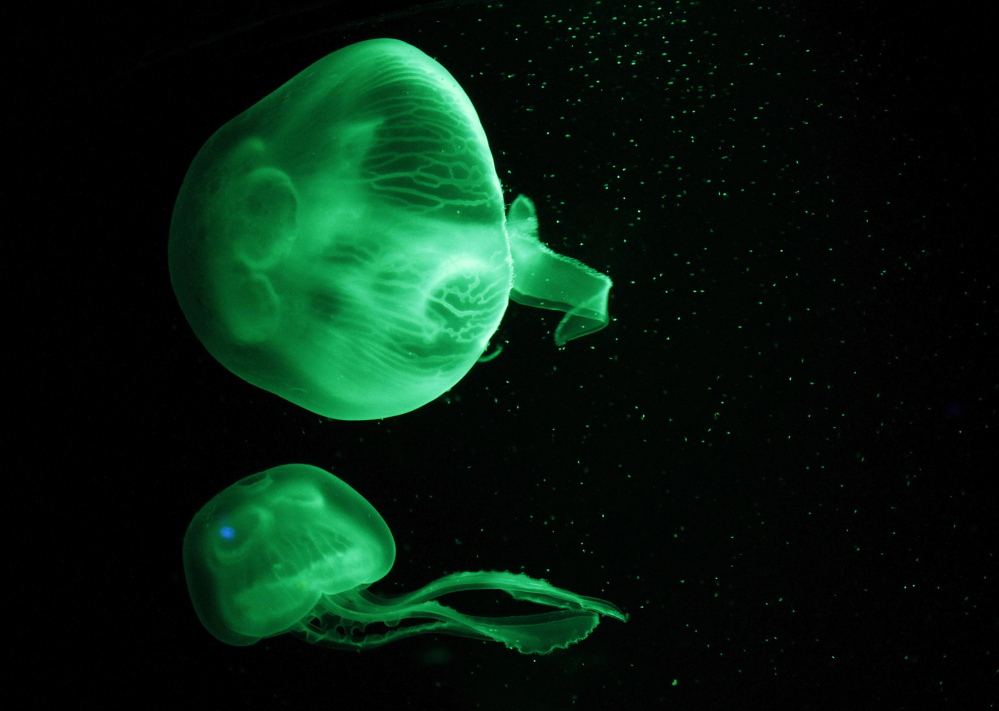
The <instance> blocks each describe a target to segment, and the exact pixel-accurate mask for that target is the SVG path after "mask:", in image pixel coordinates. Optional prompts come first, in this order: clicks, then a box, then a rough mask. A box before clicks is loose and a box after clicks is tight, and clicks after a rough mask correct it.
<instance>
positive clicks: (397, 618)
mask: <svg viewBox="0 0 999 711" xmlns="http://www.w3.org/2000/svg"><path fill="white" fill-rule="evenodd" d="M468 590H500V591H503V592H505V593H507V594H509V595H510V596H511V597H513V598H515V599H518V600H525V601H528V602H533V603H536V604H539V605H547V606H549V607H554V608H558V609H556V610H553V611H549V612H543V613H538V614H533V615H516V616H508V617H475V616H471V615H465V614H463V613H460V612H458V611H457V610H455V609H453V608H451V607H448V606H446V605H443V604H441V603H439V602H437V601H436V598H439V597H442V596H444V595H448V594H451V593H456V592H462V591H468ZM600 615H606V616H608V617H613V618H615V619H617V620H621V621H622V622H624V621H626V620H627V615H625V614H624V613H623V612H621V611H620V610H619V609H618V608H617V607H615V606H614V605H613V604H611V603H609V602H606V601H604V600H599V599H596V598H591V597H584V596H582V595H577V594H575V593H572V592H570V591H568V590H563V589H561V588H557V587H555V586H553V585H550V584H548V583H547V582H545V581H543V580H537V579H535V578H531V577H528V576H527V575H521V574H517V573H505V572H487V571H481V572H475V573H455V574H453V575H448V576H445V577H443V578H440V579H439V580H436V581H434V582H432V583H430V584H429V585H427V586H426V587H424V588H421V589H420V590H417V591H416V592H413V593H409V594H407V595H402V596H399V597H394V598H382V597H379V596H377V595H374V594H372V593H370V592H368V591H367V590H365V589H363V588H358V589H355V590H352V591H350V592H349V593H344V594H340V595H336V596H327V597H326V598H324V599H323V600H322V602H321V603H320V604H319V605H318V606H317V608H316V610H314V612H313V615H312V620H311V621H310V622H309V623H307V624H305V625H304V627H303V628H299V630H298V632H299V634H303V635H304V636H305V637H306V639H308V640H309V641H310V642H314V643H318V644H324V645H327V646H334V647H351V648H357V647H375V646H380V645H382V644H385V643H387V642H390V641H396V640H399V639H402V638H405V637H411V636H413V635H416V634H425V633H437V634H448V635H456V636H460V637H472V638H476V639H484V640H491V641H496V642H502V643H503V644H505V645H506V646H507V647H509V648H511V649H515V650H517V651H519V652H521V653H524V654H547V653H549V652H551V651H553V650H555V649H559V648H565V647H568V646H569V645H570V644H573V643H574V642H578V641H580V640H582V639H585V638H586V637H587V636H588V635H589V634H590V633H591V632H592V631H593V630H594V629H595V628H596V626H597V624H598V622H599V620H600ZM419 619H430V620H434V621H433V622H426V623H417V624H413V625H410V626H406V627H399V626H398V625H399V624H400V623H402V622H403V621H406V620H419ZM375 622H382V623H385V624H386V625H387V626H389V627H390V628H391V629H390V630H389V631H388V632H386V633H384V634H376V633H367V632H365V631H364V628H365V626H366V625H368V624H371V623H375Z"/></svg>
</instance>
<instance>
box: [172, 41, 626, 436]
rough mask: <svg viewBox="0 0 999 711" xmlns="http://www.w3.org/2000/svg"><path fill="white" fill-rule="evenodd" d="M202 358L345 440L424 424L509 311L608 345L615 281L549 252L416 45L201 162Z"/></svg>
mask: <svg viewBox="0 0 999 711" xmlns="http://www.w3.org/2000/svg"><path fill="white" fill-rule="evenodd" d="M170 276H171V280H172V282H173V286H174V290H175V292H176V294H177V298H178V300H179V301H180V305H181V308H182V309H183V311H184V314H185V316H186V317H187V319H188V321H189V322H190V324H191V326H192V328H193V329H194V331H195V333H196V334H197V335H198V338H199V339H201V341H202V342H203V343H204V345H205V347H206V348H207V349H208V350H209V351H210V352H211V353H212V355H214V356H215V357H216V358H217V359H218V360H219V361H220V362H221V363H222V364H223V365H225V366H226V367H227V368H228V369H229V370H231V371H232V372H233V373H235V374H237V375H239V376H240V377H242V378H244V379H245V380H247V381H249V382H251V383H253V384H255V385H257V386H259V387H262V388H264V389H266V390H269V391H271V392H273V393H276V394H277V395H280V396H281V397H284V398H286V399H288V400H290V401H292V402H294V403H297V404H298V405H301V406H302V407H305V408H307V409H309V410H312V411H313V412H316V413H319V414H321V415H325V416H328V417H335V418H338V419H345V420H361V419H374V418H379V417H388V416H391V415H398V414H402V413H405V412H409V411H411V410H414V409H416V408H418V407H420V406H421V405H424V404H425V403H427V402H429V401H431V400H433V399H434V398H436V397H438V396H439V395H440V394H442V393H443V392H445V391H446V390H448V389H449V388H451V387H452V386H453V385H454V384H455V383H457V382H458V381H459V380H460V379H461V378H462V377H463V376H464V375H465V373H467V372H468V370H469V369H470V368H471V367H472V365H473V364H474V363H475V362H476V360H477V359H478V358H479V356H480V355H482V353H483V351H484V350H485V349H486V347H487V345H488V342H489V338H490V337H491V336H492V334H493V333H494V332H495V330H496V328H497V326H498V324H499V322H500V319H501V318H502V316H503V313H504V311H505V310H506V306H507V302H508V299H510V298H512V299H513V300H515V301H518V302H521V303H525V304H528V305H531V306H539V307H543V308H551V309H558V310H561V311H565V312H567V315H566V317H565V318H564V319H563V321H562V323H561V324H560V325H559V327H558V329H557V330H556V334H555V338H556V341H557V342H558V343H559V345H562V344H564V343H565V342H566V341H568V340H570V339H572V338H576V337H578V336H581V335H584V334H586V333H589V332H591V331H594V330H597V329H599V328H602V327H603V326H605V325H606V324H607V322H608V315H607V296H608V291H609V289H610V286H611V284H610V280H609V279H608V278H607V277H606V276H604V275H602V274H599V273H597V272H595V271H593V270H591V269H589V268H588V267H586V266H584V265H582V264H580V263H578V262H576V261H574V260H571V259H568V258H566V257H562V256H560V255H557V254H554V253H553V252H551V251H550V250H548V249H547V248H546V247H544V246H543V245H542V244H541V243H540V242H539V241H538V238H537V219H536V217H535V212H534V206H533V205H532V204H531V202H530V200H528V199H527V198H524V197H523V196H521V197H519V198H517V200H515V201H514V203H513V205H512V206H511V208H510V214H509V216H508V217H507V216H504V213H503V193H502V189H501V187H500V183H499V179H498V178H497V176H496V169H495V167H494V165H493V159H492V154H491V153H490V150H489V145H488V143H487V141H486V136H485V133H484V132H483V130H482V126H481V125H480V123H479V120H478V117H477V115H476V113H475V109H474V108H473V107H472V104H471V102H470V101H469V100H468V97H467V96H466V95H465V93H464V92H463V91H462V89H461V87H460V86H458V83H457V82H456V81H455V80H454V78H453V77H452V76H451V75H450V74H448V72H447V70H445V69H444V68H443V67H442V66H441V65H440V64H438V63H437V62H435V61H434V60H432V59H431V58H430V57H428V56H427V55H425V54H423V53H422V52H420V51H419V50H418V49H416V48H415V47H412V46H410V45H408V44H406V43H404V42H400V41H398V40H389V39H380V40H370V41H367V42H360V43H358V44H354V45H351V46H349V47H346V48H344V49H341V50H339V51H337V52H334V53H333V54H330V55H329V56H327V57H325V58H324V59H321V60H320V61H318V62H316V63H315V64H313V65H312V66H310V67H308V68H307V69H305V70H304V71H302V72H301V73H300V74H298V75H297V76H295V77H294V78H292V79H291V80H290V81H288V82H287V83H286V84H284V85H283V86H281V87H280V88H279V89H277V90H276V91H274V92H273V93H272V94H270V95H269V96H267V97H265V98H264V99H262V100H261V101H259V102H258V103H257V104H255V105H254V106H252V107H251V108H249V109H248V110H246V111H245V112H243V113H242V114H240V115H239V116H237V117H236V118H234V119H233V120H232V121H230V122H229V123H227V124H226V125H225V126H223V127H222V128H221V129H219V130H218V131H217V132H216V133H215V135H213V136H212V137H211V138H210V139H209V140H208V142H207V143H206V144H205V145H204V146H203V147H202V149H201V151H200V152H199V153H198V155H197V157H196V158H195V159H194V162H193V163H192V165H191V167H190V169H189V171H188V173H187V176H186V177H185V179H184V183H183V186H182V187H181V190H180V194H179V196H178V198H177V203H176V206H175V208H174V214H173V221H172V224H171V227H170Z"/></svg>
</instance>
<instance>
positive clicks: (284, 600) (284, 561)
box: [184, 464, 627, 654]
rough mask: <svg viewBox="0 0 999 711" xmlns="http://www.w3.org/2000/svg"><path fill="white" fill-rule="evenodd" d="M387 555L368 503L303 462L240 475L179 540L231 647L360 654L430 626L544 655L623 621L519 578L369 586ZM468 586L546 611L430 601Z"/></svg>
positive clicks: (488, 575) (614, 612)
mask: <svg viewBox="0 0 999 711" xmlns="http://www.w3.org/2000/svg"><path fill="white" fill-rule="evenodd" d="M394 561H395V541H394V540H393V538H392V533H391V532H390V531H389V528H388V526H387V525H386V523H385V521H384V520H383V519H382V517H381V516H380V515H379V513H378V512H377V511H376V510H375V508H374V507H373V506H372V505H371V504H369V503H368V502H367V501H366V500H365V499H364V498H363V497H362V496H361V495H360V494H358V493H357V492H356V491H354V489H352V488H351V487H350V486H348V485H347V484H346V483H344V482H343V481H342V480H340V479H338V478H337V477H335V476H333V475H332V474H330V473H329V472H326V471H324V470H322V469H319V468H318V467H314V466H310V465H307V464H285V465H283V466H279V467H274V468H273V469H268V470H267V471H264V472H260V473H258V474H253V475H251V476H248V477H246V478H245V479H242V480H240V481H237V482H236V483H235V484H233V485H231V486H229V487H228V488H227V489H225V490H223V491H222V492H221V493H220V494H218V495H217V496H215V497H214V498H213V499H212V500H211V501H209V502H208V503H207V504H205V506H204V507H203V508H202V509H201V511H199V512H198V513H197V514H196V515H195V517H194V519H193V520H192V521H191V524H190V526H188V529H187V533H186V535H185V536H184V572H185V575H186V577H187V586H188V590H189V591H190V593H191V600H192V602H193V603H194V609H195V612H197V615H198V618H199V619H200V620H201V622H202V624H203V625H204V626H205V628H206V629H207V630H208V631H209V632H211V633H212V635H214V636H215V637H216V638H218V639H219V640H221V641H223V642H226V643H228V644H233V645H249V644H253V643H254V642H256V641H258V640H259V639H261V638H263V637H272V636H274V635H279V634H284V633H286V632H290V633H293V634H296V635H298V636H299V637H302V638H304V639H305V640H307V641H308V642H311V643H314V644H321V645H324V646H329V647H336V648H343V649H365V648H370V647H377V646H380V645H382V644H386V643H387V642H393V641H396V640H400V639H405V638H407V637H412V636H413V635H418V634H426V633H436V634H448V635H457V636H460V637H473V638H477V639H484V640H493V641H497V642H502V643H503V644H505V645H506V646H507V647H509V648H511V649H516V650H517V651H519V652H523V653H525V654H531V653H536V654H545V653H548V652H551V651H552V650H554V649H556V648H560V647H567V646H568V645H570V644H572V643H574V642H578V641H580V640H582V639H584V638H585V637H586V636H588V635H589V634H590V632H592V631H593V629H594V628H595V627H596V626H597V623H598V621H599V616H600V615H607V616H610V617H613V618H615V619H618V620H621V621H625V620H626V619H627V616H626V615H624V613H622V612H621V611H620V610H619V609H618V608H616V607H615V606H614V605H612V604H611V603H609V602H606V601H604V600H598V599H596V598H591V597H583V596H582V595H576V594H575V593H572V592H569V591H568V590H562V589H560V588H556V587H554V586H553V585H550V584H548V583H547V582H545V581H543V580H537V579H535V578H531V577H528V576H527V575H523V574H519V573H505V572H495V571H492V572H488V571H480V572H470V573H453V574H451V575H445V576H444V577H442V578H440V579H438V580H436V581H434V582H432V583H430V584H429V585H427V586H426V587H424V588H421V589H419V590H417V591H415V592H411V593H408V594H404V595H397V596H393V597H380V596H378V595H375V594H374V593H372V592H371V591H370V590H369V589H368V586H369V585H371V584H372V583H374V582H376V581H378V580H380V579H381V578H383V577H384V576H385V575H386V574H387V573H388V572H389V570H390V569H391V568H392V564H393V562H394ZM466 590H500V591H503V592H505V593H507V594H509V595H510V596H512V597H513V598H515V599H517V600H525V601H528V602H532V603H536V604H538V605H545V606H547V607H549V608H551V609H550V610H549V611H547V612H542V613H537V614H528V615H517V616H513V617H477V616H471V615H465V614H462V613H460V612H458V611H457V610H454V609H453V608H451V607H448V606H446V605H443V604H441V603H440V602H437V598H439V597H441V596H443V595H447V594H449V593H454V592H460V591H466Z"/></svg>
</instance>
